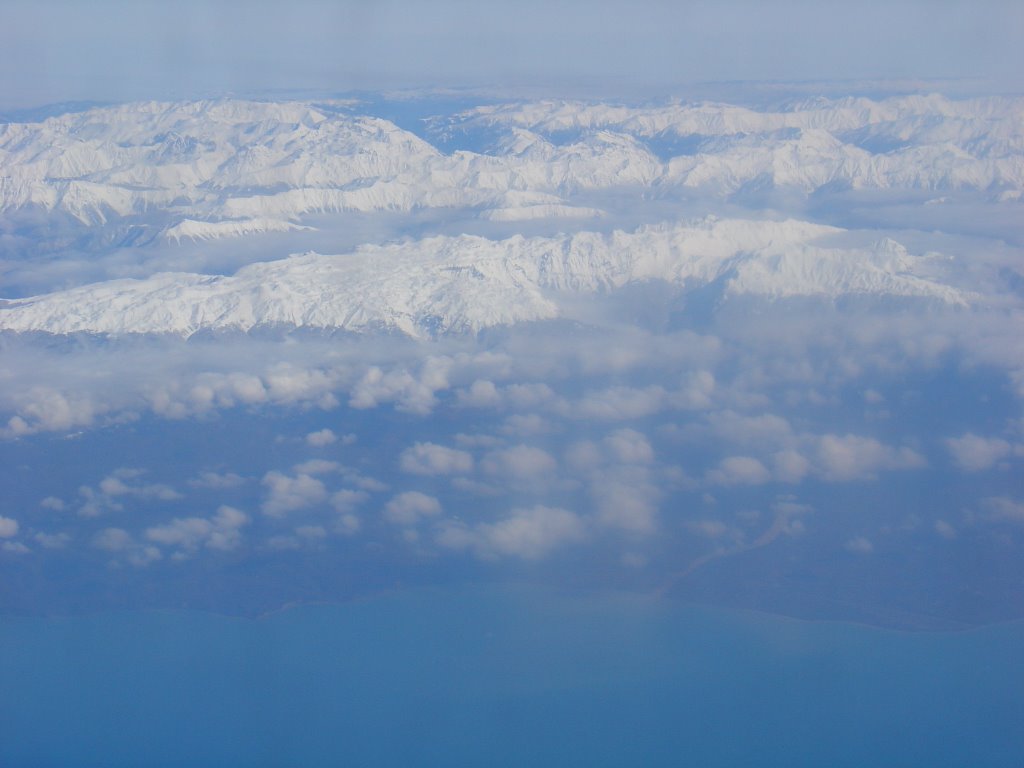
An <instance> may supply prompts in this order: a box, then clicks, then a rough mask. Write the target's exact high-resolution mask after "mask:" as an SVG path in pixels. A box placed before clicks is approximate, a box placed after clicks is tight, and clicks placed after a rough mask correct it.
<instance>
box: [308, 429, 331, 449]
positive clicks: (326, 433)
mask: <svg viewBox="0 0 1024 768" xmlns="http://www.w3.org/2000/svg"><path fill="white" fill-rule="evenodd" d="M337 440H338V436H337V435H336V434H334V432H332V431H331V430H329V429H326V428H325V429H321V430H320V431H318V432H310V433H309V434H308V435H306V443H307V444H309V445H311V446H313V447H314V448H323V447H325V446H328V445H330V444H331V443H334V442H337Z"/></svg>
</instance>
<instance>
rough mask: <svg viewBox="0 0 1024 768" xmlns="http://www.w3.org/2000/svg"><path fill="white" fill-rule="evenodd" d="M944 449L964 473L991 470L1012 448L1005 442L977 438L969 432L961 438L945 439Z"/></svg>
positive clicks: (996, 438) (997, 439)
mask: <svg viewBox="0 0 1024 768" xmlns="http://www.w3.org/2000/svg"><path fill="white" fill-rule="evenodd" d="M946 447H947V448H948V449H949V452H950V453H951V454H952V455H953V461H955V462H956V465H957V466H958V467H959V468H960V469H962V470H964V471H965V472H980V471H982V470H986V469H991V468H992V467H993V466H995V465H996V464H997V463H998V462H999V461H1000V460H1001V459H1005V458H1006V457H1007V456H1009V455H1010V454H1011V453H1012V452H1013V446H1012V445H1010V444H1009V443H1008V442H1007V441H1006V440H1002V439H1000V438H998V437H991V438H989V437H979V436H978V435H974V434H971V433H969V432H968V433H967V434H965V435H963V436H962V437H951V438H949V439H947V440H946Z"/></svg>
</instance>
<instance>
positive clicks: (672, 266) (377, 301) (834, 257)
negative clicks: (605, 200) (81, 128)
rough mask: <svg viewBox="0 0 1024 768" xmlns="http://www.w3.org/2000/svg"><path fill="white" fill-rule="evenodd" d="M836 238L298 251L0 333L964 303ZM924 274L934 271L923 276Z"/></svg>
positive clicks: (83, 298)
mask: <svg viewBox="0 0 1024 768" xmlns="http://www.w3.org/2000/svg"><path fill="white" fill-rule="evenodd" d="M838 232H839V230H837V229H835V228H832V227H826V226H822V225H817V224H811V223H808V222H801V221H792V220H790V221H779V222H775V221H748V220H718V219H714V218H711V219H707V220H705V221H702V222H697V223H694V224H690V225H679V226H674V227H653V228H643V229H640V230H638V231H636V232H631V233H626V232H618V231H617V232H614V233H612V234H610V235H602V234H598V233H594V232H581V233H577V234H575V235H565V236H561V237H555V238H548V237H533V238H526V237H522V236H515V237H512V238H508V239H505V240H491V239H487V238H483V237H473V236H467V235H463V236H459V237H432V238H427V239H423V240H418V241H409V242H404V243H399V244H392V245H386V246H364V247H362V248H360V249H358V250H356V251H354V252H352V253H348V254H343V255H337V256H326V255H321V254H316V253H306V254H302V255H295V256H291V257H289V258H287V259H282V260H279V261H270V262H262V263H256V264H251V265H249V266H246V267H244V268H242V269H240V270H239V271H238V272H237V273H236V274H234V275H231V276H211V275H197V274H182V273H160V274H157V275H154V276H152V277H150V278H147V279H144V280H114V281H109V282H104V283H99V284H94V285H86V286H82V287H79V288H75V289H72V290H68V291H61V292H58V293H52V294H49V295H45V296H38V297H33V298H28V299H20V300H15V301H8V302H5V303H4V304H3V305H0V328H2V329H7V330H12V331H44V332H48V333H54V334H69V333H76V332H91V333H104V334H124V333H168V334H180V335H184V336H188V335H191V334H193V333H195V332H196V331H199V330H201V329H237V330H242V331H247V330H250V329H252V328H254V327H258V326H270V325H278V326H288V327H312V328H328V329H347V330H356V331H358V330H367V329H394V330H399V331H401V332H404V333H406V334H408V335H410V336H414V337H417V336H423V335H428V334H430V333H437V332H448V331H478V330H480V329H483V328H486V327H490V326H494V325H502V324H511V323H516V322H521V321H530V320H543V319H551V318H554V317H558V316H559V315H560V306H559V299H560V298H561V297H564V296H567V295H569V294H579V293H596V292H604V291H611V290H614V289H617V288H622V287H624V286H626V285H629V284H635V283H640V282H644V281H651V280H661V281H666V282H668V283H670V284H672V285H674V286H677V287H678V288H680V289H692V288H695V287H700V286H704V285H707V284H709V283H711V282H714V281H716V280H721V281H724V290H725V293H726V295H739V294H747V295H757V296H765V297H772V298H780V297H792V296H818V297H829V298H834V297H837V296H842V295H847V294H872V295H893V296H904V297H908V296H913V297H923V298H929V299H935V300H938V301H941V302H946V303H950V304H966V303H967V299H968V297H967V296H966V295H965V294H964V293H963V292H961V291H959V290H957V289H956V288H954V287H952V286H950V285H946V284H943V283H942V282H939V281H937V280H936V279H935V278H934V277H932V276H928V275H926V272H928V271H929V270H928V269H927V267H928V266H929V265H930V262H931V261H933V259H931V258H930V257H928V256H912V255H911V254H909V253H908V252H907V250H906V249H905V248H903V247H902V246H901V245H899V244H898V243H895V242H893V241H891V240H884V241H881V242H879V243H877V244H876V245H874V246H873V247H871V248H866V249H865V248H841V247H830V246H828V245H827V244H824V243H823V242H822V241H823V240H824V239H825V238H826V237H827V236H829V235H835V234H836V233H838ZM930 271H932V272H934V270H930Z"/></svg>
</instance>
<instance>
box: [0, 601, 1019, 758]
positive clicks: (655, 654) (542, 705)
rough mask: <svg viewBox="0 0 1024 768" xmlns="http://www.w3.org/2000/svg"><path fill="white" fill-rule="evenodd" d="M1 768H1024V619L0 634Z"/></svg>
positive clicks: (13, 622)
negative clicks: (912, 627) (959, 625)
mask: <svg viewBox="0 0 1024 768" xmlns="http://www.w3.org/2000/svg"><path fill="white" fill-rule="evenodd" d="M0 766H3V768H43V767H44V766H54V767H56V766H61V768H74V767H76V766H97V767H99V766H103V767H104V768H114V767H115V766H125V767H128V766H132V767H133V768H134V767H138V766H191V767H194V766H217V767H218V768H223V767H225V766H237V767H240V768H245V767H247V766H267V767H270V766H275V767H277V766H403V767H408V766H587V767H588V768H594V767H596V766H673V767H675V768H678V767H680V766H765V767H767V766H780V767H781V766H787V767H792V766H829V767H830V768H838V767H840V766H850V767H851V768H852V767H853V766H857V768H863V767H864V766H921V767H922V768H941V767H942V766H950V768H952V767H954V766H956V767H957V768H963V767H965V766H968V767H971V768H980V767H982V766H1006V768H1011V767H1012V768H1020V767H1021V766H1024V623H1010V624H1002V625H993V626H987V627H983V628H978V629H973V630H969V631H958V632H905V631H894V630H891V629H881V628H876V627H871V626H865V625H858V624H852V623H843V622H835V621H808V620H797V619H791V618H786V617H781V616H775V615H770V614H761V613H754V612H744V611H737V610H725V609H718V608H709V607H704V606H698V605H694V604H689V603H680V602H676V601H671V600H668V599H665V598H655V597H650V596H643V595H632V594H625V593H592V592H591V593H585V594H584V593H573V592H567V591H564V590H556V589H551V588H547V587H539V586H535V585H522V584H517V585H508V584H504V585H487V586H479V585H477V586H468V587H467V586H458V587H448V586H446V587H432V588H415V589H402V590H396V591H393V592H388V593H384V594H380V595H377V596H374V597H372V598H367V599H363V600H359V601H353V602H347V603H341V604H314V605H298V606H292V607H286V608H283V609H281V610H279V611H276V612H273V613H270V614H267V615H264V616H260V617H258V618H238V617H231V616H225V615H218V614H212V613H202V612H196V611H125V612H114V613H93V614H88V615H79V616H60V617H10V616H6V617H0Z"/></svg>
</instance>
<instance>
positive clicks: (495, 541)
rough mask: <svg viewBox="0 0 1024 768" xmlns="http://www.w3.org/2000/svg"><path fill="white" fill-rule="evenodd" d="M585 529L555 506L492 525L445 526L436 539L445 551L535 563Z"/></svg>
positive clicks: (517, 513)
mask: <svg viewBox="0 0 1024 768" xmlns="http://www.w3.org/2000/svg"><path fill="white" fill-rule="evenodd" d="M585 533H586V528H585V526H584V524H583V521H582V520H581V519H580V518H579V517H578V516H577V515H575V514H574V513H572V512H570V511H568V510H566V509H560V508H556V507H545V506H540V505H538V506H535V507H532V508H529V509H517V510H513V512H512V513H511V514H510V515H509V516H508V517H506V518H504V519H502V520H499V521H497V522H494V523H479V524H477V525H475V526H472V527H469V526H466V525H462V524H459V523H448V524H447V525H444V526H442V527H441V529H440V530H439V532H438V534H437V537H436V540H437V542H438V544H440V545H441V546H443V547H446V548H448V549H455V550H469V551H472V552H473V553H474V554H475V555H476V556H477V557H480V558H484V559H491V558H496V557H519V558H523V559H526V560H536V559H539V558H541V557H544V556H545V555H547V554H549V553H550V552H551V551H552V550H554V549H556V548H559V547H562V546H565V545H566V544H569V543H572V542H575V541H579V540H581V539H583V538H584V536H585Z"/></svg>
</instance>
